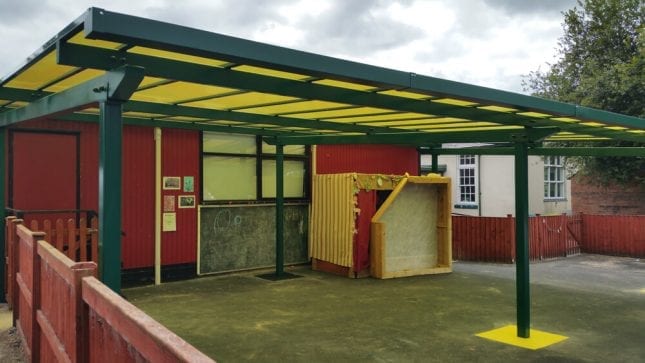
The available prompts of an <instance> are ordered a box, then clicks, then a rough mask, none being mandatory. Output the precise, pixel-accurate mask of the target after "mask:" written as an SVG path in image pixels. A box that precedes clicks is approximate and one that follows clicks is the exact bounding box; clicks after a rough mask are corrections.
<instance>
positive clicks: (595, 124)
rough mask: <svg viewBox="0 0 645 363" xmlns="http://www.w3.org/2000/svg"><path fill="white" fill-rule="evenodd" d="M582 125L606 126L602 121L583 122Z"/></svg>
mask: <svg viewBox="0 0 645 363" xmlns="http://www.w3.org/2000/svg"><path fill="white" fill-rule="evenodd" d="M580 125H585V126H593V127H600V126H605V124H603V123H600V122H581V123H580Z"/></svg>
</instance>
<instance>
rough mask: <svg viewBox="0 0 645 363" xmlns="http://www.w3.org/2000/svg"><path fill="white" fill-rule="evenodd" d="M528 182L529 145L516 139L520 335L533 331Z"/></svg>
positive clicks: (522, 336) (517, 276) (516, 267)
mask: <svg viewBox="0 0 645 363" xmlns="http://www.w3.org/2000/svg"><path fill="white" fill-rule="evenodd" d="M528 184H529V174H528V145H527V142H524V141H520V142H516V143H515V284H516V294H517V336H518V337H520V338H528V337H529V336H530V334H531V293H530V285H529V234H528V225H529V187H528Z"/></svg>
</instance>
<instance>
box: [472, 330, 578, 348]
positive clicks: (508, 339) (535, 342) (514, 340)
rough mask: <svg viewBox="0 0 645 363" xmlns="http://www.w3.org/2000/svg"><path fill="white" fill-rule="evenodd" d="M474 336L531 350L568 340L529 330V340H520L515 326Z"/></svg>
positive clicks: (556, 335)
mask: <svg viewBox="0 0 645 363" xmlns="http://www.w3.org/2000/svg"><path fill="white" fill-rule="evenodd" d="M475 335H476V336H478V337H480V338H484V339H488V340H492V341H495V342H499V343H504V344H510V345H514V346H516V347H520V348H525V349H531V350H538V349H542V348H546V347H548V346H550V345H553V344H556V343H559V342H561V341H563V340H565V339H568V337H565V336H564V335H558V334H553V333H547V332H544V331H540V330H537V329H531V330H530V337H529V338H520V337H518V336H517V326H515V325H507V326H503V327H501V328H497V329H493V330H489V331H485V332H482V333H479V334H475Z"/></svg>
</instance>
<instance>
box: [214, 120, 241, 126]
mask: <svg viewBox="0 0 645 363" xmlns="http://www.w3.org/2000/svg"><path fill="white" fill-rule="evenodd" d="M207 124H213V125H244V124H246V122H240V121H229V120H215V121H208V122H207Z"/></svg>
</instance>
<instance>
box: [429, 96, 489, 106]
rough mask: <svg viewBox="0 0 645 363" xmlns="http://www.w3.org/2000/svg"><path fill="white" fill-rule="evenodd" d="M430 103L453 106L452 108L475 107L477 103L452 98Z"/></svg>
mask: <svg viewBox="0 0 645 363" xmlns="http://www.w3.org/2000/svg"><path fill="white" fill-rule="evenodd" d="M432 102H437V103H445V104H447V105H454V106H465V107H470V106H477V105H478V103H475V102H471V101H464V100H456V99H454V98H440V99H437V100H432Z"/></svg>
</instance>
